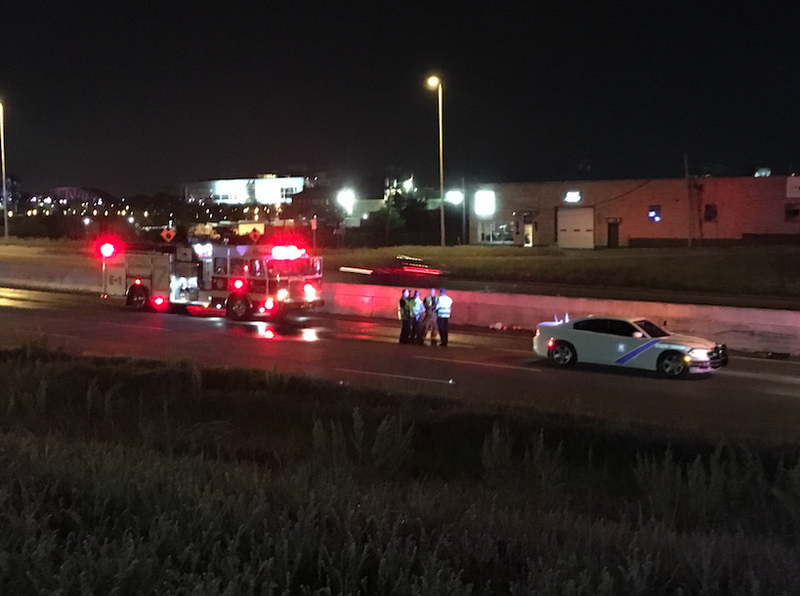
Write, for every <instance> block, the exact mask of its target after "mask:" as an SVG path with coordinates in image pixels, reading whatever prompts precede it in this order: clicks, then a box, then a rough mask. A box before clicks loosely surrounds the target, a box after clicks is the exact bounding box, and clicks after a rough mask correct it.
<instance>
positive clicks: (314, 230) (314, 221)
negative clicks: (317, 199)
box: [311, 215, 317, 250]
mask: <svg viewBox="0 0 800 596" xmlns="http://www.w3.org/2000/svg"><path fill="white" fill-rule="evenodd" d="M311 238H312V246H313V248H314V250H317V216H316V215H315V216H314V217H313V218H312V219H311Z"/></svg>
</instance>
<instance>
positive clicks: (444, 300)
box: [436, 288, 453, 347]
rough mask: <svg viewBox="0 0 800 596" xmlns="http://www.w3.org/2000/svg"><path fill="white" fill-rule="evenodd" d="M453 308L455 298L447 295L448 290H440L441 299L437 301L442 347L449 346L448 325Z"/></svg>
mask: <svg viewBox="0 0 800 596" xmlns="http://www.w3.org/2000/svg"><path fill="white" fill-rule="evenodd" d="M452 310H453V299H452V298H450V296H448V295H447V290H445V289H444V288H441V289H440V290H439V299H438V300H437V301H436V323H437V325H438V327H439V338H440V340H441V345H442V347H445V346H447V339H448V334H447V326H448V323H449V322H450V313H451V312H452Z"/></svg>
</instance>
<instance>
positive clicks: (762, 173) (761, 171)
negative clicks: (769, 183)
mask: <svg viewBox="0 0 800 596" xmlns="http://www.w3.org/2000/svg"><path fill="white" fill-rule="evenodd" d="M766 176H772V170H771V169H770V168H758V169H757V170H756V178H763V177H766Z"/></svg>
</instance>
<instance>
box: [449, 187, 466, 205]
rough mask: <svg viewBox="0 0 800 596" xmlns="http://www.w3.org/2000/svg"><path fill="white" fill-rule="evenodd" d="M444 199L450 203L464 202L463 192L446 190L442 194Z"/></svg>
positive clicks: (458, 203)
mask: <svg viewBox="0 0 800 596" xmlns="http://www.w3.org/2000/svg"><path fill="white" fill-rule="evenodd" d="M444 200H445V201H447V202H448V203H450V204H451V205H460V204H461V203H463V202H464V193H463V192H461V191H460V190H448V191H447V192H446V193H445V194H444Z"/></svg>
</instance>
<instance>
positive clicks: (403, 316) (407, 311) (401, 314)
mask: <svg viewBox="0 0 800 596" xmlns="http://www.w3.org/2000/svg"><path fill="white" fill-rule="evenodd" d="M411 307H412V300H411V297H410V296H409V292H408V290H403V293H402V294H401V295H400V301H399V302H398V305H397V318H398V319H400V343H401V344H410V343H411V322H412V321H413V319H414V311H413V310H412V309H411Z"/></svg>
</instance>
